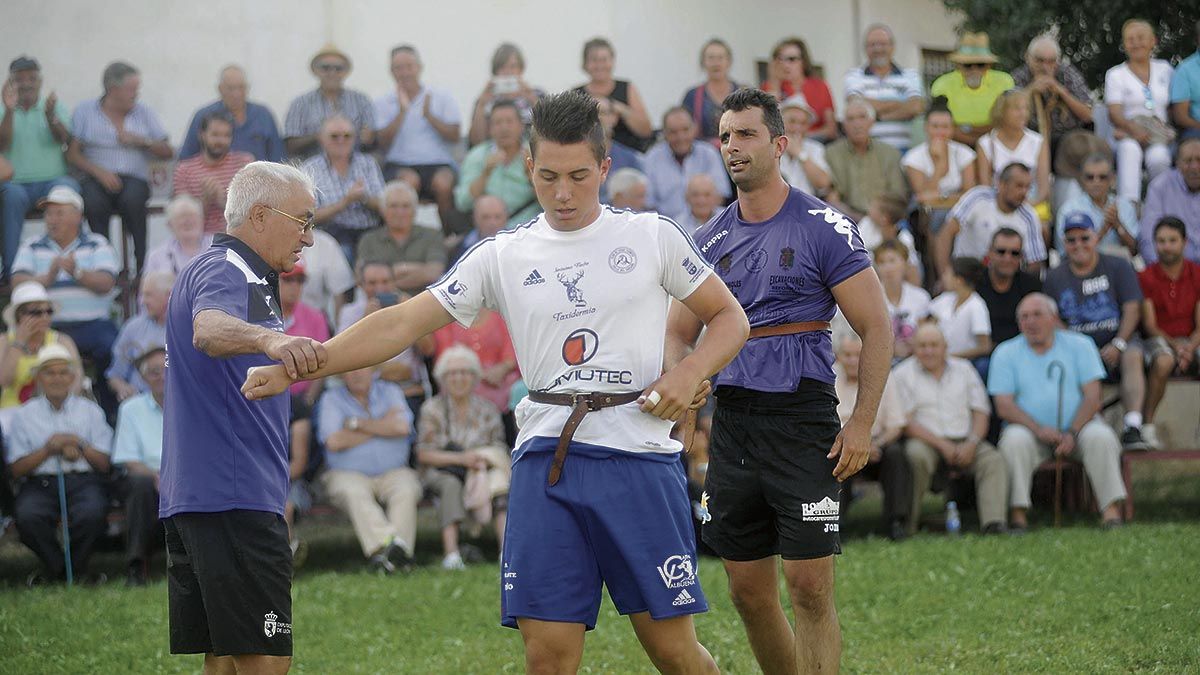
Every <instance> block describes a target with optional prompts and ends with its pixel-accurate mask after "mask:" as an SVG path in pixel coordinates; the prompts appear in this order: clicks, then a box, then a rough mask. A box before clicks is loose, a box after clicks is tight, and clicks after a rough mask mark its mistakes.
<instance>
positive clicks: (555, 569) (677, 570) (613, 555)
mask: <svg viewBox="0 0 1200 675" xmlns="http://www.w3.org/2000/svg"><path fill="white" fill-rule="evenodd" d="M557 442H558V439H557V438H545V437H539V438H534V439H532V440H530V441H529V442H528V443H527V444H526V446H525V447H524V448H522V451H523V454H522V456H521V457H520V459H519V461H517V463H516V464H515V465H513V474H512V485H511V487H510V488H509V493H508V498H509V502H508V526H507V529H506V530H505V535H504V558H503V560H502V561H501V562H502V565H501V578H500V619H501V621H500V622H501V624H503V625H505V626H508V627H509V628H516V627H517V619H518V618H527V619H538V620H541V621H562V622H567V623H581V624H584V625H585V626H586V627H587V629H588V630H592V629H593V628H595V627H596V617H597V616H598V615H599V613H600V587H601V584H604V585H606V586H607V587H608V594H609V596H610V597H612V601H613V604H614V605H616V607H617V611H618V612H620V613H621V614H636V613H638V612H649V613H650V616H651V617H652V618H654V619H668V618H671V617H675V616H683V615H686V614H699V613H701V612H706V611H708V602H707V601H706V600H705V599H704V593H703V591H701V590H700V577H699V576H698V574H697V557H696V536H695V532H694V530H693V529H692V515H691V505H690V503H689V501H688V494H687V477H686V476H685V475H684V471H683V465H682V463H681V462H680V459H679V456H678V455H636V454H633V453H629V452H623V451H620V450H612V449H609V448H603V447H599V446H595V445H588V444H585V443H571V448H570V451H569V453H568V455H567V461H566V463H565V464H564V466H563V473H562V478H560V479H559V481H558V484H556V485H555V486H554V487H550V486H549V485H547V483H546V476H547V474H548V473H549V471H550V462H551V460H552V459H553V456H554V446H555V445H556V444H557Z"/></svg>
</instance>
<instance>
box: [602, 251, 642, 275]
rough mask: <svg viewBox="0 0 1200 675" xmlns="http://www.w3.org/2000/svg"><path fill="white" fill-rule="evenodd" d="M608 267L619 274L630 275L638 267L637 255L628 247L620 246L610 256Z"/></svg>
mask: <svg viewBox="0 0 1200 675" xmlns="http://www.w3.org/2000/svg"><path fill="white" fill-rule="evenodd" d="M608 267H609V269H611V270H612V271H614V272H616V273H617V274H628V273H629V272H632V271H633V268H635V267H637V254H636V253H634V252H633V249H631V248H629V247H628V246H618V247H617V248H615V249H613V252H612V253H609V254H608Z"/></svg>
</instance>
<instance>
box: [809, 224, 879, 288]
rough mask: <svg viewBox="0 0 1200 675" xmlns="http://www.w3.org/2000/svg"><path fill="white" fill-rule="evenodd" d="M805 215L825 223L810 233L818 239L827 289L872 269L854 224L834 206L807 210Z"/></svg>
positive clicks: (823, 281)
mask: <svg viewBox="0 0 1200 675" xmlns="http://www.w3.org/2000/svg"><path fill="white" fill-rule="evenodd" d="M808 215H809V216H812V217H813V219H814V221H815V220H817V219H820V220H823V221H824V224H825V226H824V227H822V226H821V225H819V224H818V226H817V227H816V228H814V230H813V231H814V232H815V233H817V236H818V240H817V251H818V254H819V256H820V259H819V269H820V273H821V282H822V283H823V284H824V285H825V287H826V288H833V287H834V286H837V285H838V284H840V283H842V282H843V281H845V280H847V279H849V278H850V277H852V276H854V275H855V274H858V273H859V272H861V271H863V270H865V269H866V268H868V267H870V266H871V256H870V255H869V254H868V253H867V247H866V246H864V245H863V240H862V237H861V236H859V233H858V225H857V224H855V223H854V221H852V220H850V219H849V218H847V217H846V216H844V215H842V214H841V213H839V212H838V211H835V210H834V209H833V207H825V208H824V209H809V210H808Z"/></svg>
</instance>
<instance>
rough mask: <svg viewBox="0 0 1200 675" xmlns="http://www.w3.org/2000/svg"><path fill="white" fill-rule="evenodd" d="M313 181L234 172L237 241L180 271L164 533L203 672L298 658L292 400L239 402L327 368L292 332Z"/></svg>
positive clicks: (216, 245) (182, 645) (275, 171)
mask: <svg viewBox="0 0 1200 675" xmlns="http://www.w3.org/2000/svg"><path fill="white" fill-rule="evenodd" d="M313 191H314V188H313V184H312V180H311V179H309V178H308V177H307V176H305V175H304V174H302V173H300V172H299V171H298V170H296V169H295V168H293V167H289V166H285V165H282V164H272V163H270V162H253V163H251V164H248V165H246V166H245V167H244V168H242V169H241V170H240V171H238V173H237V174H236V175H235V176H234V177H233V180H232V182H231V183H230V185H229V196H228V199H227V200H226V205H225V218H226V220H227V221H228V222H229V230H228V232H229V233H228V234H220V235H217V237H216V238H215V239H214V240H213V245H212V247H211V248H209V249H208V250H206V251H204V252H203V253H201V254H200V255H198V256H196V257H195V258H194V259H193V260H192V261H191V262H190V263H189V264H188V266H187V267H185V268H184V269H183V271H182V272H181V273H180V274H179V279H178V281H177V282H176V285H175V288H174V290H173V292H172V293H171V299H170V301H169V303H168V307H167V353H168V354H169V358H168V366H167V385H166V398H167V399H169V400H170V401H171V405H169V406H166V409H165V411H164V412H165V417H164V420H163V455H162V466H161V470H160V474H159V483H160V488H159V489H160V501H159V517H160V518H162V519H163V520H164V524H165V525H166V537H167V572H168V586H167V590H168V594H169V600H170V632H171V652H172V653H175V654H199V653H203V654H204V655H205V657H204V667H205V672H233V670H234V669H235V668H236V670H237V671H238V672H255V673H283V672H287V670H288V668H289V667H290V665H291V655H292V631H291V622H292V611H291V610H292V599H291V579H292V554H291V549H290V547H289V546H288V528H287V524H286V523H285V522H284V518H283V514H284V503H285V501H286V498H287V493H288V417H289V412H290V411H289V403H290V401H289V400H288V397H287V396H286V395H284V396H279V397H276V398H273V399H269V400H263V401H254V402H250V401H247V400H246V399H244V398H242V397H241V396H240V395H239V392H238V388H239V387H240V386H241V383H242V380H243V378H244V377H245V374H246V371H247V369H249V368H251V367H253V366H260V365H268V364H271V363H275V362H282V363H283V365H284V366H285V367H286V369H287V372H288V374H289V375H293V376H296V377H299V376H303V375H304V374H307V373H311V372H313V371H314V370H316V369H317V368H319V367H320V366H321V365H323V364H324V362H325V358H326V357H325V349H324V347H323V346H322V345H321V343H319V342H317V341H315V340H312V339H309V338H306V337H292V336H289V335H286V334H285V333H284V331H283V319H282V312H281V310H280V308H279V300H278V298H279V273H280V272H287V271H290V270H291V269H292V267H293V266H295V264H296V262H297V261H298V260H299V259H300V251H301V250H302V249H304V247H306V246H312V243H313V239H312V227H313V209H314V208H315V203H316V199H315V196H314V194H313Z"/></svg>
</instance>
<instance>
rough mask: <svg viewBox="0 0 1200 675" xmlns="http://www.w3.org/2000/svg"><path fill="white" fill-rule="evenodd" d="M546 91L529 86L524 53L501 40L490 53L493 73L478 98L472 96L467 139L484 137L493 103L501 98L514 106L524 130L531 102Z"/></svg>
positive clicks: (529, 118)
mask: <svg viewBox="0 0 1200 675" xmlns="http://www.w3.org/2000/svg"><path fill="white" fill-rule="evenodd" d="M545 95H546V93H545V92H544V91H542V90H541V89H536V88H534V87H531V86H529V83H527V82H526V81H525V56H524V55H523V54H522V53H521V48H520V47H518V46H516V45H514V44H513V43H511V42H504V43H501V44H500V46H499V47H496V51H495V52H493V53H492V77H491V79H489V80H488V82H487V85H486V86H484V88H483V92H481V93H480V94H479V98H477V99H475V108H474V112H473V113H472V114H471V130H470V131H468V132H467V143H468V144H469V145H479V144H480V143H482V142H484V141H485V140H487V138H488V119H489V118H490V117H491V114H492V106H494V105H495V104H496V103H498V102H500V101H511V102H512V103H513V104H514V105H516V106H517V112H518V113H519V115H520V118H521V129H522V131H524V129H525V127H527V126H529V124H530V123H531V122H532V121H533V104H534V103H537V102H538V99H540V98H541V97H543V96H545Z"/></svg>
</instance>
